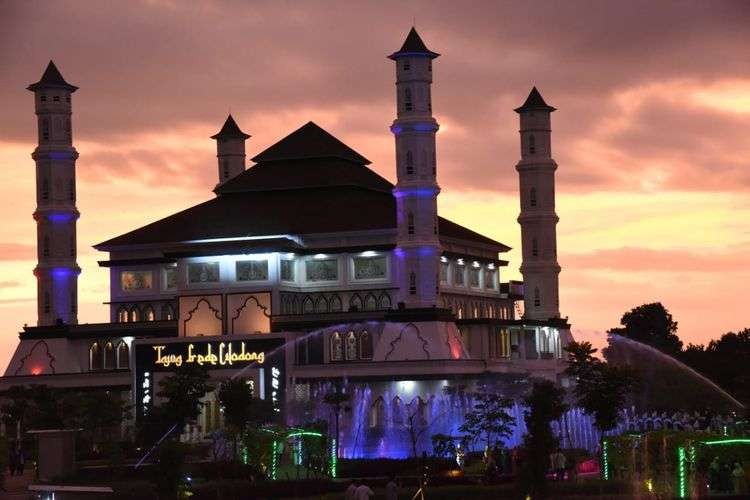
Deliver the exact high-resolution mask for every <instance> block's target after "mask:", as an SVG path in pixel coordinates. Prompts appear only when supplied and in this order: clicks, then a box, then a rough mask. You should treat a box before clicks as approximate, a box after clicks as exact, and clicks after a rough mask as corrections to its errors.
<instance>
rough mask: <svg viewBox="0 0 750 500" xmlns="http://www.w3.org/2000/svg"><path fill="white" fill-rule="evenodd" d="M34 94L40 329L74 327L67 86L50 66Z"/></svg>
mask: <svg viewBox="0 0 750 500" xmlns="http://www.w3.org/2000/svg"><path fill="white" fill-rule="evenodd" d="M27 88H28V90H30V91H32V92H34V102H35V105H36V115H37V121H38V126H39V128H38V129H39V145H38V146H37V148H36V149H35V150H34V153H32V155H31V157H32V158H33V159H34V161H35V162H36V203H37V205H36V206H37V208H36V211H35V212H34V219H35V220H36V225H37V256H38V257H37V259H38V264H37V266H36V268H35V269H34V275H35V276H36V279H37V309H38V322H37V323H38V324H39V325H40V326H43V325H53V324H56V323H59V322H62V323H72V324H75V323H78V275H79V274H80V272H81V268H80V267H78V264H77V263H76V220H77V219H78V216H79V215H80V214H79V213H78V210H77V209H76V159H77V158H78V152H77V151H76V149H75V148H74V147H73V138H72V128H71V124H70V115H71V95H72V94H73V92H75V91H76V90H78V87H75V86H73V85H70V84H69V83H68V82H66V81H65V79H64V78H63V77H62V75H61V74H60V72H59V71H58V70H57V67H55V64H54V63H53V62H52V61H50V62H49V65H47V69H46V70H45V71H44V74H43V75H42V78H41V80H39V81H38V82H37V83H33V84H31V85H29V86H28V87H27Z"/></svg>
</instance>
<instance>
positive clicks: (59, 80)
mask: <svg viewBox="0 0 750 500" xmlns="http://www.w3.org/2000/svg"><path fill="white" fill-rule="evenodd" d="M26 88H27V89H28V90H31V91H32V92H33V91H35V90H37V89H45V88H63V89H66V90H68V91H70V92H75V91H76V90H78V87H76V86H75V85H71V84H69V83H68V82H66V81H65V78H63V76H62V75H61V74H60V71H59V70H58V69H57V66H55V63H54V62H52V61H50V62H49V64H48V65H47V69H45V70H44V74H43V75H42V78H41V79H40V80H39V81H38V82H36V83H32V84H31V85H29V86H28V87H26Z"/></svg>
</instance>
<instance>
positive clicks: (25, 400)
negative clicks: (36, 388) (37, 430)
mask: <svg viewBox="0 0 750 500" xmlns="http://www.w3.org/2000/svg"><path fill="white" fill-rule="evenodd" d="M3 399H5V401H6V403H5V404H3V405H2V407H0V414H1V415H2V420H3V422H4V423H5V426H6V428H10V427H11V426H15V427H16V428H17V435H16V438H20V436H21V433H23V432H24V431H25V428H24V424H25V421H26V417H27V415H28V413H29V407H30V406H31V394H30V393H29V389H28V388H27V387H26V386H23V385H13V386H11V387H9V388H8V390H7V391H5V393H4V394H3Z"/></svg>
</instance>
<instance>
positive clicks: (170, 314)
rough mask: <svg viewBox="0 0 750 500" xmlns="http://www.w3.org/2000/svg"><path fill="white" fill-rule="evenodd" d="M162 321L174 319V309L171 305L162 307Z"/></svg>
mask: <svg viewBox="0 0 750 500" xmlns="http://www.w3.org/2000/svg"><path fill="white" fill-rule="evenodd" d="M161 319H163V320H167V321H171V320H173V319H174V309H173V308H172V306H171V305H170V304H164V305H163V306H161Z"/></svg>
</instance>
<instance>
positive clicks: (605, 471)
mask: <svg viewBox="0 0 750 500" xmlns="http://www.w3.org/2000/svg"><path fill="white" fill-rule="evenodd" d="M608 447H609V443H608V442H607V441H606V440H604V441H602V475H603V476H604V480H605V481H609V453H608V450H607V448H608Z"/></svg>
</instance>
